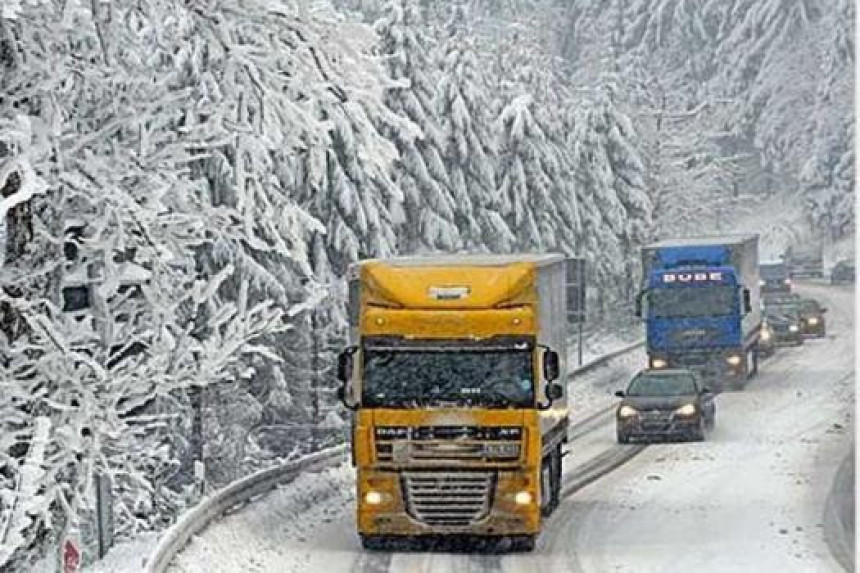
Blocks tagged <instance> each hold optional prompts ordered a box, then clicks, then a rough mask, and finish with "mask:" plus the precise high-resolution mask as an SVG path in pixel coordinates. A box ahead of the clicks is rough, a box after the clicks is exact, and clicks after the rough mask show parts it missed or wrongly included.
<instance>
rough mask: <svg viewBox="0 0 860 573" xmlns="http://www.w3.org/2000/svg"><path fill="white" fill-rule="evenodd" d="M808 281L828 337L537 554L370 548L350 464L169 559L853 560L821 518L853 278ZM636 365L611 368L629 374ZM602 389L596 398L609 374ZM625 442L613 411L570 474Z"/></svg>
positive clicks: (556, 533) (267, 563)
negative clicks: (839, 550) (839, 282)
mask: <svg viewBox="0 0 860 573" xmlns="http://www.w3.org/2000/svg"><path fill="white" fill-rule="evenodd" d="M803 290H804V291H805V292H806V293H808V294H811V295H813V296H815V297H817V298H819V300H821V301H822V302H823V303H824V305H825V306H827V307H828V308H829V309H830V312H829V314H828V322H829V325H828V328H829V336H828V338H827V339H825V340H810V341H808V342H807V344H805V345H804V346H803V347H800V348H797V349H781V350H779V351H778V352H777V354H776V356H775V357H774V358H771V359H769V360H767V361H765V362H764V363H763V365H762V372H761V375H760V376H759V377H758V378H757V379H756V380H754V381H753V382H752V383H751V385H750V386H749V387H748V388H747V390H745V391H743V392H737V393H730V394H724V395H722V396H720V397H719V400H718V405H717V429H716V430H715V431H714V432H713V434H712V435H711V436H710V439H709V441H708V442H705V443H684V444H659V445H652V446H649V447H648V448H646V449H644V450H643V451H642V452H641V453H639V455H638V456H636V457H635V458H633V459H632V461H629V462H628V463H627V464H625V465H623V466H622V467H621V468H619V469H618V470H616V471H615V472H613V473H612V474H610V475H609V476H607V477H604V478H602V479H601V480H599V481H597V482H595V483H594V484H592V485H590V486H588V487H585V488H584V489H581V490H578V491H575V492H573V493H571V494H569V495H567V496H566V497H565V499H564V501H563V503H562V505H561V507H560V509H559V511H558V512H556V514H555V515H554V516H553V517H552V518H551V519H550V520H549V522H548V523H547V525H546V530H545V532H544V533H543V535H542V536H541V538H540V540H539V542H538V548H537V550H536V551H535V553H533V554H502V555H487V554H468V553H466V554H457V553H425V552H407V553H394V554H390V553H381V554H380V553H365V552H363V551H362V550H361V549H360V547H359V543H358V539H357V536H356V534H355V520H354V516H353V511H354V508H353V503H354V500H353V487H354V483H353V480H354V474H353V471H352V469H351V468H348V467H340V468H336V469H333V470H329V471H327V472H325V473H322V474H315V475H305V476H302V477H301V478H299V479H298V480H297V481H296V482H294V483H292V484H290V485H289V486H288V487H285V488H283V489H281V490H279V491H277V492H275V493H273V494H271V495H268V496H266V497H265V498H263V499H261V500H258V501H256V502H253V503H251V504H249V505H247V506H246V507H244V508H242V509H241V510H238V511H237V512H236V513H234V514H232V515H230V516H227V517H225V518H224V519H222V520H221V521H220V522H219V523H217V524H215V525H213V526H212V527H210V528H209V530H207V531H206V533H205V534H204V535H202V536H201V537H199V538H197V539H195V540H194V541H193V542H192V543H191V544H189V546H188V547H187V548H186V549H185V551H184V552H183V553H182V554H180V556H179V557H178V558H177V560H176V562H175V563H174V565H173V567H172V568H171V571H172V572H173V573H179V572H192V571H205V572H206V573H215V572H219V571H248V572H254V571H257V572H290V571H296V572H298V571H326V572H328V573H336V572H338V571H365V572H369V571H425V572H431V571H432V572H437V571H440V572H443V571H444V572H448V571H451V572H454V571H506V572H513V571H535V570H541V571H594V572H604V571H613V572H633V571H635V572H648V571H654V572H656V571H681V570H684V571H714V572H717V571H719V572H728V571H840V570H841V567H840V565H839V563H838V562H837V561H836V560H835V559H834V558H833V557H832V555H831V553H830V551H829V549H828V546H827V542H826V540H825V527H824V523H823V521H824V508H825V504H826V501H827V498H828V494H829V493H830V490H831V486H832V484H833V483H834V477H835V476H836V473H837V470H838V468H839V466H840V463H841V462H842V460H843V459H844V457H845V455H846V453H847V452H848V449H849V448H850V446H851V439H852V436H853V427H854V426H853V409H854V325H853V314H854V294H853V290H851V289H847V288H842V289H839V288H832V287H825V286H814V285H808V286H804V287H803ZM640 359H641V355H640ZM628 366H629V367H628V368H620V369H619V371H618V372H617V376H615V375H614V374H615V373H612V374H613V375H612V376H610V378H611V379H617V386H618V387H620V386H622V385H623V381H624V377H625V376H626V374H625V371H626V370H628V369H630V368H632V367H633V364H632V361H631V364H630V365H628ZM606 374H607V373H606V372H604V373H603V377H604V378H606ZM594 376H596V374H594ZM603 384H604V385H605V384H606V383H605V382H604V383H603ZM594 390H595V392H596V394H599V395H600V396H601V398H600V399H599V400H595V401H592V402H591V404H592V405H593V407H595V408H596V407H597V406H598V405H599V404H600V403H605V402H606V400H607V399H606V398H605V397H603V396H604V395H605V394H606V389H605V388H602V387H601V386H600V385H598V384H596V383H595V384H594ZM607 419H608V420H610V421H611V417H608V418H607ZM613 448H618V446H616V444H615V443H614V427H613V426H612V424H611V423H608V424H605V425H601V426H598V427H597V429H595V430H594V431H592V432H588V433H586V434H585V435H582V436H581V437H580V438H578V439H577V441H576V442H575V443H574V445H573V446H572V448H571V449H572V451H573V452H572V455H571V456H568V457H567V458H566V461H565V463H566V464H567V470H566V476H565V479H566V481H567V482H568V483H570V482H571V480H572V479H573V478H574V477H575V476H576V475H577V467H580V468H581V467H582V465H583V464H587V463H588V461H589V460H591V459H593V458H594V457H595V456H598V455H601V454H605V453H606V452H607V451H610V450H612V449H613ZM843 505H844V504H843Z"/></svg>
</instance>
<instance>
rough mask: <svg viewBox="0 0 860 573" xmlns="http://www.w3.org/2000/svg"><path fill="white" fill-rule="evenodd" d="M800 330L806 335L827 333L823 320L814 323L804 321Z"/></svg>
mask: <svg viewBox="0 0 860 573" xmlns="http://www.w3.org/2000/svg"><path fill="white" fill-rule="evenodd" d="M801 331H802V332H803V334H805V335H807V336H825V335H826V334H827V325H826V324H825V322H824V321H823V320H819V321H818V323H816V324H809V323H807V322H805V323H804V324H803V327H802V328H801Z"/></svg>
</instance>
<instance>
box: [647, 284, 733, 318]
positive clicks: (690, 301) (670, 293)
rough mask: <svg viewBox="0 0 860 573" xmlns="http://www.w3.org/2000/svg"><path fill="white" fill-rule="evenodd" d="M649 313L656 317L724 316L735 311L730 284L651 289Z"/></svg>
mask: <svg viewBox="0 0 860 573" xmlns="http://www.w3.org/2000/svg"><path fill="white" fill-rule="evenodd" d="M648 303H649V313H650V315H651V316H653V317H656V318H672V317H680V316H724V315H727V314H731V313H732V312H734V311H735V289H734V287H731V286H707V287H674V288H657V289H653V290H652V291H651V292H650V293H649V295H648Z"/></svg>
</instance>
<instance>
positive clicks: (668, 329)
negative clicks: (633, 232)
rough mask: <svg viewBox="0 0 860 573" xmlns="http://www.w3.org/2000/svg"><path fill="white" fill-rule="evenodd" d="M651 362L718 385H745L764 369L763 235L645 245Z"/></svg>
mask: <svg viewBox="0 0 860 573" xmlns="http://www.w3.org/2000/svg"><path fill="white" fill-rule="evenodd" d="M642 273H643V274H642V278H643V288H642V290H641V291H640V292H639V294H638V296H637V298H636V314H637V315H638V316H640V317H642V318H644V320H645V324H646V340H647V343H646V346H647V351H648V363H649V366H650V367H651V368H689V369H692V370H695V371H698V372H699V373H700V374H701V375H702V376H704V377H705V378H706V379H707V380H709V381H710V383H711V384H712V385H714V386H716V387H718V388H721V387H729V388H733V389H741V388H743V387H744V386H745V385H746V381H747V379H748V378H749V377H751V376H752V375H754V374H755V373H756V372H757V371H758V340H759V333H760V331H761V324H762V317H761V306H760V292H759V286H760V283H759V266H758V235H728V236H719V237H690V238H684V239H674V240H665V241H660V242H658V243H653V244H650V245H646V246H644V247H642Z"/></svg>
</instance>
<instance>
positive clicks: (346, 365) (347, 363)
mask: <svg viewBox="0 0 860 573" xmlns="http://www.w3.org/2000/svg"><path fill="white" fill-rule="evenodd" d="M355 350H356V349H355V347H354V346H353V347H350V348H347V349H346V350H344V351H343V352H341V353H340V354H338V355H337V379H338V380H340V381H341V382H348V381H349V380H350V379H351V378H352V355H353V354H355Z"/></svg>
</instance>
